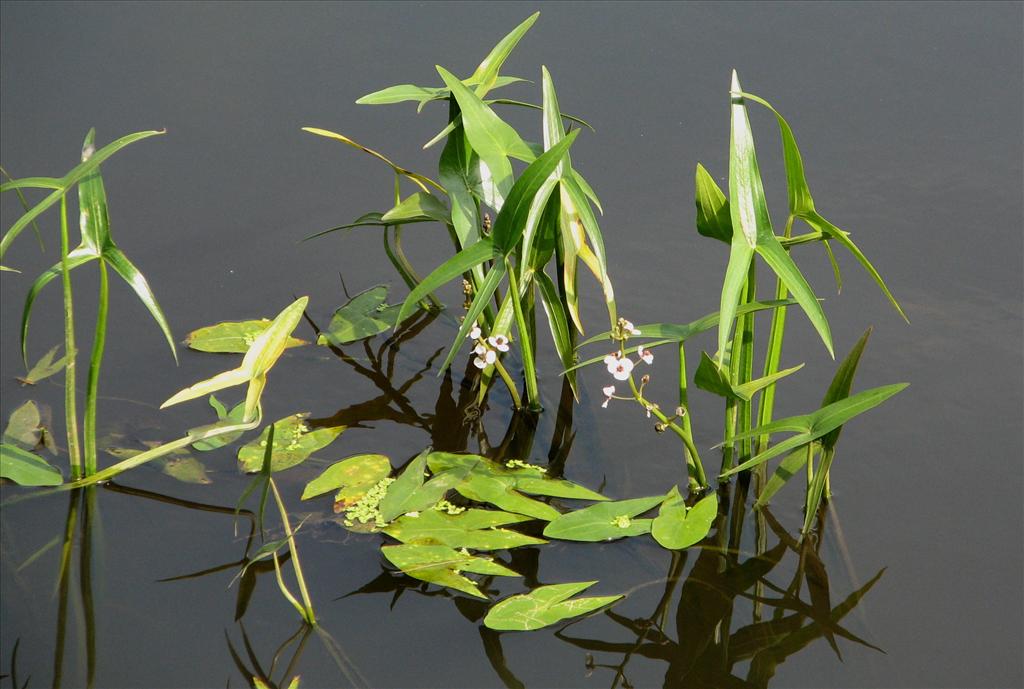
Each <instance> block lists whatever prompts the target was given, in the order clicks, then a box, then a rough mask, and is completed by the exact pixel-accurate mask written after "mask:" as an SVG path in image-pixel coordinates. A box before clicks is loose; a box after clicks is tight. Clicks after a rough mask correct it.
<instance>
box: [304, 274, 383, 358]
mask: <svg viewBox="0 0 1024 689" xmlns="http://www.w3.org/2000/svg"><path fill="white" fill-rule="evenodd" d="M387 296H388V286H387V285H377V286H376V287H371V288H370V289H368V290H365V291H363V292H360V293H359V294H357V295H356V296H354V297H352V299H350V300H349V301H348V302H347V303H346V304H345V305H344V306H341V307H339V308H338V310H337V311H335V312H334V316H332V317H331V322H330V324H329V325H328V326H327V329H326V330H323V331H321V333H320V335H319V337H317V340H316V343H317V344H319V345H333V346H335V347H341V346H342V345H346V344H349V343H351V342H356V341H357V340H362V339H365V338H367V337H373V336H374V335H377V334H379V333H382V332H384V331H386V330H389V329H390V328H393V327H395V325H396V323H397V321H396V319H397V318H398V312H399V311H400V310H401V306H399V305H397V304H395V305H388V303H387Z"/></svg>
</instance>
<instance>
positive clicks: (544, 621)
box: [484, 581, 623, 632]
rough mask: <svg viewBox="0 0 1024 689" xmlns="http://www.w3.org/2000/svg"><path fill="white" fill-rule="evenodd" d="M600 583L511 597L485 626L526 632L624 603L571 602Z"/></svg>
mask: <svg viewBox="0 0 1024 689" xmlns="http://www.w3.org/2000/svg"><path fill="white" fill-rule="evenodd" d="M596 583H597V582H596V581H580V582H574V583H571V584H551V585H550V586H540V587H538V588H535V589H534V590H533V591H530V592H529V593H524V594H521V595H518V596H511V597H509V598H506V599H505V600H503V601H500V602H499V603H498V604H496V605H495V606H494V607H493V608H491V609H490V611H489V612H488V613H487V617H485V618H484V625H485V626H487V627H489V628H491V629H496V630H498V631H519V632H525V631H530V630H533V629H541V628H542V627H547V626H548V625H552V624H555V623H556V622H561V621H562V620H565V619H568V618H570V617H578V616H580V615H585V614H586V613H588V612H593V611H594V610H597V609H598V608H603V607H604V606H606V605H609V604H611V603H614V602H615V601H617V600H619V599H621V598H622V597H623V596H622V594H619V595H616V596H592V597H588V598H571V597H572V596H574V595H576V594H577V593H580V592H581V591H585V590H587V589H588V588H590V587H591V586H593V585H594V584H596Z"/></svg>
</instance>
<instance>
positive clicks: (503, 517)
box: [384, 509, 547, 550]
mask: <svg viewBox="0 0 1024 689" xmlns="http://www.w3.org/2000/svg"><path fill="white" fill-rule="evenodd" d="M528 520H529V517H524V516H522V515H518V514H510V513H508V512H496V511H494V510H476V509H471V510H467V511H465V512H462V513H460V514H447V513H445V512H441V511H438V510H433V509H428V510H426V511H423V512H420V513H419V514H417V515H416V516H413V515H412V514H407V515H405V516H404V517H400V518H399V519H397V520H395V521H393V522H391V523H390V524H388V526H387V527H385V528H384V533H386V534H387V535H389V536H391V537H392V538H394V539H397V540H399V541H401V542H402V543H416V544H421V545H446V546H450V547H452V548H471V549H473V550H503V549H508V548H518V547H520V546H524V545H538V544H541V543H546V542H547V541H545V540H543V539H540V538H534V537H532V536H526V535H524V534H521V533H519V532H517V531H511V530H509V529H501V528H498V527H500V526H505V525H507V524H515V523H518V522H522V521H528Z"/></svg>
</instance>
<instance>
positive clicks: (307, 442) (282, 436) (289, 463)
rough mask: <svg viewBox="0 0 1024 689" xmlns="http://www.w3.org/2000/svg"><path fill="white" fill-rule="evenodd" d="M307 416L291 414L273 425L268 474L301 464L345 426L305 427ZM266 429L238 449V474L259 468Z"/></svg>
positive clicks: (266, 436) (261, 461)
mask: <svg viewBox="0 0 1024 689" xmlns="http://www.w3.org/2000/svg"><path fill="white" fill-rule="evenodd" d="M307 416H309V415H308V414H292V415H291V416H286V417H284V418H283V419H280V420H279V421H276V422H274V446H273V461H272V463H271V471H273V472H277V471H283V470H284V469H288V468H290V467H293V466H295V465H296V464H300V463H302V462H304V461H305V460H306V459H307V458H308V457H309V456H310V455H312V454H313V453H314V452H316V451H317V450H320V449H323V448H325V447H327V446H328V445H330V444H331V443H332V442H334V440H335V439H336V438H337V437H338V436H339V435H341V434H342V432H343V431H344V430H345V426H330V427H324V428H315V429H311V428H309V427H308V426H307V425H306V423H305V419H306V417H307ZM269 433H270V428H269V427H267V428H264V429H263V432H262V433H261V434H260V436H259V437H258V438H256V439H255V440H252V441H251V442H249V443H247V444H245V445H243V446H242V447H241V448H239V450H238V464H239V467H240V468H241V469H242V471H244V472H247V473H250V474H251V473H255V472H257V471H259V470H260V467H262V466H263V455H264V453H265V452H266V448H267V438H268V436H269Z"/></svg>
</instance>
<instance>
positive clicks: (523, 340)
mask: <svg viewBox="0 0 1024 689" xmlns="http://www.w3.org/2000/svg"><path fill="white" fill-rule="evenodd" d="M508 287H509V291H511V293H512V295H511V296H512V309H513V310H514V311H515V315H516V330H517V331H518V332H519V351H520V352H521V353H522V356H523V377H524V378H526V401H527V402H528V403H529V405H530V408H531V409H540V391H539V390H538V389H537V369H536V368H535V366H534V362H533V348H532V347H530V330H529V328H527V327H526V318H525V317H524V316H523V305H522V304H520V303H519V300H520V299H521V298H522V293H521V292H520V291H519V282H518V280H516V271H515V270H514V269H509V271H508Z"/></svg>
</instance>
